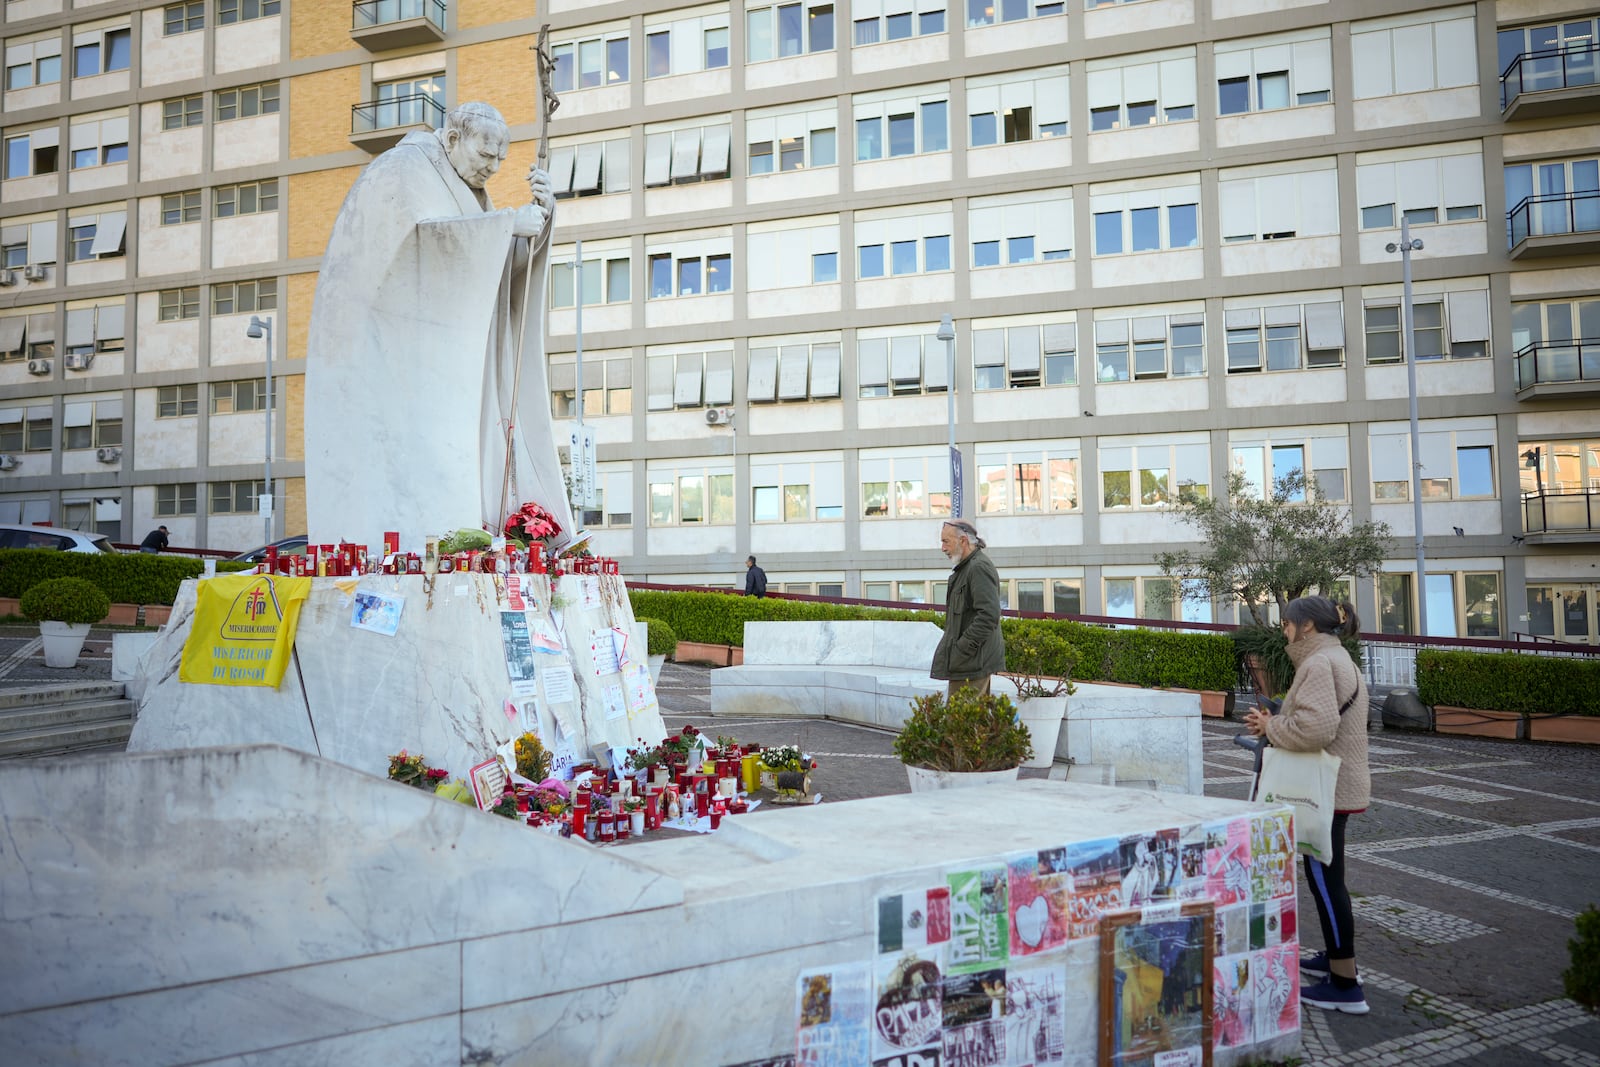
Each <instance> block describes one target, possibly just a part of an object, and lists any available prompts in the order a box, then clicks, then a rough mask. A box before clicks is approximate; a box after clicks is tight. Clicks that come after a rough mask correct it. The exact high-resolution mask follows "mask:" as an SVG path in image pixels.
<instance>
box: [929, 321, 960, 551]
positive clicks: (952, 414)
mask: <svg viewBox="0 0 1600 1067" xmlns="http://www.w3.org/2000/svg"><path fill="white" fill-rule="evenodd" d="M934 336H935V337H936V338H938V339H939V340H941V341H943V342H944V363H945V380H944V396H945V410H946V415H947V418H946V421H947V423H948V425H949V429H950V516H951V517H952V518H956V519H959V518H961V512H962V507H963V501H962V499H961V498H962V497H963V496H964V495H965V494H964V493H963V492H962V491H961V453H960V452H957V451H956V327H955V323H954V322H952V321H951V320H950V316H949V315H946V316H944V317H943V318H941V319H940V320H939V332H938V333H936V334H934Z"/></svg>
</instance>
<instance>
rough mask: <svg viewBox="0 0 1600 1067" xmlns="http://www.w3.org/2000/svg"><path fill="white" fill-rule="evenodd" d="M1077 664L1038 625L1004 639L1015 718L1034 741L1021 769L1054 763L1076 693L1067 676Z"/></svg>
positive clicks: (1072, 653) (1062, 643)
mask: <svg viewBox="0 0 1600 1067" xmlns="http://www.w3.org/2000/svg"><path fill="white" fill-rule="evenodd" d="M1077 661H1078V653H1077V651H1076V650H1075V649H1073V647H1072V645H1071V643H1070V642H1068V641H1067V639H1066V638H1065V637H1062V636H1061V635H1060V634H1058V633H1056V632H1055V631H1054V630H1052V629H1050V628H1049V627H1047V626H1043V625H1041V624H1039V623H1036V622H1024V623H1023V624H1022V625H1020V626H1018V627H1016V628H1014V629H1013V630H1012V631H1011V632H1010V633H1009V634H1008V635H1007V637H1006V670H1005V675H1006V677H1007V678H1010V679H1011V681H1012V683H1013V684H1014V685H1015V686H1016V687H1017V697H1018V704H1017V717H1018V718H1019V719H1021V720H1022V722H1023V725H1025V726H1026V727H1027V728H1028V733H1029V734H1031V735H1032V737H1033V756H1032V758H1030V759H1029V760H1027V762H1026V763H1024V766H1027V767H1048V766H1050V765H1051V764H1052V763H1054V762H1055V754H1056V739H1057V738H1058V737H1059V736H1060V733H1061V720H1062V718H1063V716H1065V715H1066V713H1067V697H1068V696H1069V695H1070V694H1071V693H1073V692H1074V691H1075V689H1076V687H1075V686H1074V685H1073V684H1072V681H1071V678H1070V675H1071V674H1072V668H1073V666H1074V664H1076V663H1077Z"/></svg>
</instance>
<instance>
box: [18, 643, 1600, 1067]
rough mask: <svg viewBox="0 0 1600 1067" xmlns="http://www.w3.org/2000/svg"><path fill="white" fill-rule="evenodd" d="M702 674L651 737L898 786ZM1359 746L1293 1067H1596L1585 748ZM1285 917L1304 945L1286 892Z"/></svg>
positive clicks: (895, 767)
mask: <svg viewBox="0 0 1600 1067" xmlns="http://www.w3.org/2000/svg"><path fill="white" fill-rule="evenodd" d="M110 633H111V631H109V630H105V631H102V630H98V629H97V630H95V631H93V632H92V633H91V635H90V642H89V645H88V647H87V648H86V650H85V657H84V659H83V660H81V661H80V664H79V666H78V667H76V668H73V669H71V670H66V671H57V670H51V669H49V668H46V667H45V666H44V664H43V660H42V654H41V652H40V651H39V649H38V647H37V641H38V633H37V630H36V629H35V628H33V627H29V626H0V688H15V687H19V686H28V685H47V684H59V683H62V682H71V681H93V680H100V679H107V678H109V677H110V673H111V667H110ZM709 673H710V672H709V668H705V667H695V666H686V665H680V664H675V663H669V664H667V665H666V667H665V668H664V670H663V673H662V676H661V684H660V686H659V689H658V693H659V697H660V700H661V706H662V709H663V711H664V713H665V714H666V718H667V724H668V726H669V728H673V729H675V728H677V727H679V726H681V725H683V724H684V723H686V722H687V723H693V724H694V725H695V726H697V727H700V728H701V729H703V730H705V731H706V732H708V733H710V734H711V735H712V736H715V735H716V734H718V733H724V734H732V735H734V736H737V737H738V738H739V739H740V740H744V741H757V742H760V743H763V744H795V745H799V746H800V747H801V748H802V749H803V750H804V751H806V752H808V753H811V754H812V755H814V756H816V758H817V759H818V760H819V762H820V764H821V767H820V769H819V770H818V771H817V772H816V774H815V776H814V781H813V788H814V789H815V790H816V791H817V792H819V793H820V794H821V796H822V800H823V802H824V803H835V802H838V801H845V800H855V799H859V798H862V797H871V796H882V795H885V794H889V793H903V792H907V785H906V776H905V771H904V770H903V769H902V768H901V766H900V763H899V761H898V760H896V759H895V757H894V753H893V750H892V747H891V746H892V742H893V736H892V735H891V734H888V733H885V732H883V731H879V730H871V729H867V728H865V727H859V726H852V725H849V724H845V723H837V722H825V721H818V720H812V719H790V718H768V719H763V718H758V717H751V716H741V717H737V718H728V719H716V718H713V717H712V716H711V714H710V707H711V700H710V683H709ZM1239 729H1240V728H1239V726H1238V725H1236V724H1234V723H1232V722H1219V721H1216V720H1206V721H1205V722H1204V724H1203V736H1204V746H1205V748H1204V758H1205V772H1206V793H1207V794H1208V795H1211V796H1221V797H1232V798H1236V799H1243V798H1244V797H1245V795H1246V791H1247V790H1248V788H1249V772H1250V768H1251V761H1250V755H1249V753H1247V752H1245V751H1244V750H1243V749H1240V748H1238V747H1236V746H1235V745H1234V744H1233V743H1232V739H1233V736H1234V735H1235V734H1236V733H1238V732H1239ZM1370 741H1371V747H1370V753H1371V761H1372V772H1373V779H1372V785H1373V804H1372V808H1371V809H1370V810H1369V811H1368V812H1367V813H1366V814H1364V815H1360V816H1357V817H1355V818H1353V819H1352V820H1351V823H1350V838H1349V854H1348V862H1349V883H1350V888H1351V892H1352V895H1353V896H1354V898H1355V907H1356V934H1357V946H1358V948H1357V954H1358V958H1359V960H1360V963H1361V970H1362V978H1363V981H1364V983H1365V990H1366V995H1367V1000H1368V1002H1369V1003H1370V1004H1371V1006H1372V1012H1371V1014H1369V1015H1365V1016H1350V1015H1338V1014H1333V1013H1326V1012H1323V1011H1320V1010H1319V1009H1316V1008H1307V1009H1305V1010H1304V1014H1303V1027H1302V1037H1303V1042H1304V1061H1303V1062H1304V1063H1305V1064H1307V1065H1308V1067H1390V1065H1395V1067H1398V1065H1404V1067H1446V1065H1449V1067H1523V1065H1534V1064H1562V1065H1566V1067H1600V1019H1596V1018H1595V1017H1594V1016H1590V1015H1587V1014H1585V1013H1584V1012H1583V1011H1582V1010H1581V1009H1579V1008H1578V1007H1577V1006H1576V1005H1575V1004H1573V1003H1572V1002H1571V1001H1569V1000H1567V999H1566V998H1565V997H1564V996H1563V995H1562V986H1561V972H1562V970H1563V969H1564V968H1565V967H1566V966H1567V963H1568V954H1567V947H1566V946H1567V941H1568V939H1569V938H1571V937H1572V936H1573V924H1572V921H1573V918H1574V917H1575V916H1576V915H1577V913H1578V912H1580V911H1582V910H1583V909H1584V908H1585V907H1586V906H1587V905H1589V904H1591V903H1597V902H1600V749H1591V748H1585V747H1582V746H1567V745H1552V744H1537V743H1532V742H1509V741H1491V740H1480V739H1476V738H1462V737H1440V736H1435V735H1432V734H1414V733H1396V732H1387V731H1386V732H1378V733H1374V734H1372V735H1371V737H1370ZM1044 773H1045V772H1044V771H1024V772H1023V774H1024V775H1025V776H1031V775H1039V776H1042V775H1043V774H1044ZM768 810H770V809H768ZM761 814H762V813H761V812H760V811H757V812H756V813H754V814H753V815H752V816H751V817H752V818H759V817H760V816H761ZM1302 880H1303V879H1302ZM1300 914H1301V917H1302V918H1301V923H1300V926H1301V929H1302V930H1304V931H1308V933H1307V934H1306V938H1307V941H1308V942H1309V944H1310V947H1311V948H1317V947H1320V945H1319V944H1318V943H1317V942H1318V941H1319V935H1318V934H1317V933H1316V932H1315V930H1316V912H1315V909H1314V908H1313V906H1312V903H1311V900H1310V898H1309V896H1307V894H1306V893H1305V892H1304V890H1303V888H1302V892H1301V895H1300Z"/></svg>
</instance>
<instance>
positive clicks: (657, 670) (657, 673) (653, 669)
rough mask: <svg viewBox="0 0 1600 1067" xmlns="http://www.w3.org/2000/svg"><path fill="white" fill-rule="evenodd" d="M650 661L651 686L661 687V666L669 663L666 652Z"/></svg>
mask: <svg viewBox="0 0 1600 1067" xmlns="http://www.w3.org/2000/svg"><path fill="white" fill-rule="evenodd" d="M649 660H650V684H651V685H660V684H661V665H662V664H663V663H665V662H667V654H666V653H665V652H663V653H662V654H661V655H659V656H650V657H649Z"/></svg>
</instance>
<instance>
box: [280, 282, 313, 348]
mask: <svg viewBox="0 0 1600 1067" xmlns="http://www.w3.org/2000/svg"><path fill="white" fill-rule="evenodd" d="M317 278H318V274H317V273H316V272H315V271H307V272H306V273H304V274H291V275H289V277H288V292H287V294H286V297H287V301H288V302H287V304H286V305H285V307H286V308H287V309H288V310H287V312H286V313H285V316H284V317H285V318H287V319H288V320H289V321H288V322H287V323H286V324H285V326H284V331H283V332H284V339H283V340H284V353H285V354H286V355H287V356H288V357H289V358H290V359H304V358H305V356H306V336H307V334H308V333H309V332H310V327H311V304H312V297H313V295H314V294H315V293H316V291H317Z"/></svg>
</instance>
